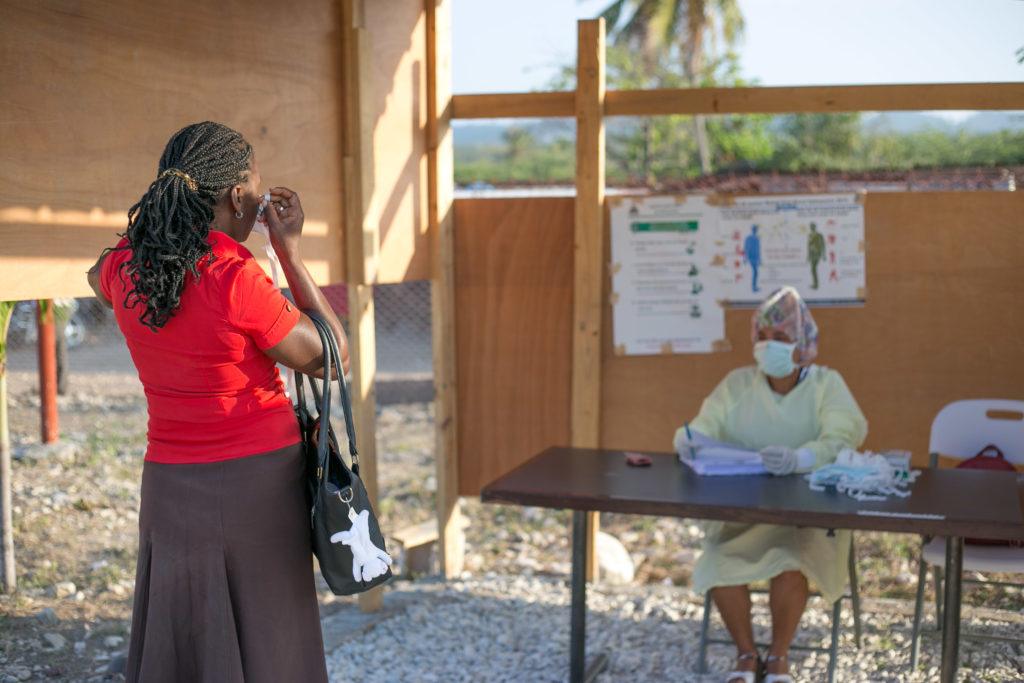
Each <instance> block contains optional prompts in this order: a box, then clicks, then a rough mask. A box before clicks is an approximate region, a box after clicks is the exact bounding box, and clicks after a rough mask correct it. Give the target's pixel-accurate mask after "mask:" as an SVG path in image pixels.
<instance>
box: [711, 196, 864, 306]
mask: <svg viewBox="0 0 1024 683" xmlns="http://www.w3.org/2000/svg"><path fill="white" fill-rule="evenodd" d="M713 201H714V200H713ZM715 232H716V236H715V237H714V239H713V242H712V247H713V251H714V255H713V257H712V268H713V270H714V272H715V274H716V276H717V278H718V282H719V283H720V285H721V287H722V289H721V292H722V294H721V295H722V297H723V298H725V299H727V300H728V301H729V303H730V304H733V305H756V304H757V303H759V302H760V301H762V300H763V299H764V298H765V296H767V295H768V294H769V293H771V292H773V291H774V290H776V289H778V288H779V287H782V286H783V285H790V286H792V287H796V289H797V290H798V291H799V292H800V295H801V296H803V297H804V299H805V300H806V301H808V302H809V303H812V304H819V305H825V304H832V305H836V304H860V303H863V302H864V283H865V260H864V205H863V203H862V195H857V194H841V195H792V196H768V197H737V198H735V199H732V198H728V199H727V201H723V202H719V206H718V221H717V224H716V230H715Z"/></svg>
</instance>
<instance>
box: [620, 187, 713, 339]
mask: <svg viewBox="0 0 1024 683" xmlns="http://www.w3.org/2000/svg"><path fill="white" fill-rule="evenodd" d="M611 201H612V203H613V206H612V209H611V253H612V295H611V299H612V305H613V321H612V329H613V331H614V344H615V352H616V354H618V355H648V354H659V353H707V352H710V351H713V350H715V348H716V344H721V343H722V340H723V338H724V337H725V313H724V311H723V310H722V305H721V303H720V301H718V299H720V298H721V297H720V296H718V292H719V291H720V287H718V286H716V284H713V283H717V280H718V279H721V274H718V275H717V277H716V276H712V274H711V272H710V271H711V269H710V267H709V266H710V264H711V261H712V257H713V253H712V250H711V249H710V247H711V246H712V245H713V243H714V242H713V236H714V232H713V231H714V225H713V224H714V222H715V218H716V208H715V207H714V206H711V205H710V204H708V203H707V201H706V200H705V198H704V197H689V198H685V197H649V198H644V199H643V200H635V201H634V200H631V199H623V200H614V199H613V200H611Z"/></svg>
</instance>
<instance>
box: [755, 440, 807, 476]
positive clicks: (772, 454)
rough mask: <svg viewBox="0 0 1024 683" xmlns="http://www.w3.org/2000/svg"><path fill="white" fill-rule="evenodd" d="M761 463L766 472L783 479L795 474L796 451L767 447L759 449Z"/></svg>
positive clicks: (781, 447)
mask: <svg viewBox="0 0 1024 683" xmlns="http://www.w3.org/2000/svg"><path fill="white" fill-rule="evenodd" d="M761 461H762V462H763V463H764V468H765V469H766V470H768V471H769V472H771V473H772V474H774V475H775V476H777V477H784V476H786V475H787V474H793V472H796V466H797V461H798V458H797V455H796V451H795V450H794V449H792V448H787V447H786V446H768V447H767V448H762V449H761Z"/></svg>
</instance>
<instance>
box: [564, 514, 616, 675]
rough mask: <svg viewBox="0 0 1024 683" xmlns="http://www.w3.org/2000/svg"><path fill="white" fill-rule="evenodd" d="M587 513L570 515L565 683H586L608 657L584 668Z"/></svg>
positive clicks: (597, 657)
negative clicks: (569, 591)
mask: <svg viewBox="0 0 1024 683" xmlns="http://www.w3.org/2000/svg"><path fill="white" fill-rule="evenodd" d="M589 526H590V525H589V524H588V520H587V513H586V511H583V510H573V513H572V617H571V621H570V623H569V681H570V683H588V682H589V681H593V680H594V679H595V678H597V675H598V674H599V673H601V672H602V671H604V670H605V668H606V667H607V666H608V655H606V654H604V653H600V654H598V655H597V656H596V657H594V661H592V662H591V663H590V666H589V667H588V666H586V658H587V651H586V640H587V550H588V547H587V546H588V545H589V543H588V532H589V529H588V527H589Z"/></svg>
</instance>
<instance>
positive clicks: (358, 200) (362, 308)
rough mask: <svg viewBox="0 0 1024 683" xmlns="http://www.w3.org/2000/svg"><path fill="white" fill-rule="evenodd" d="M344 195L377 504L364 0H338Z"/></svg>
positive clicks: (363, 468)
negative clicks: (343, 99)
mask: <svg viewBox="0 0 1024 683" xmlns="http://www.w3.org/2000/svg"><path fill="white" fill-rule="evenodd" d="M341 10H342V11H341V15H342V16H341V20H342V41H343V43H342V60H343V63H342V93H343V97H344V98H345V111H344V120H343V121H342V149H343V154H344V158H343V159H342V183H343V187H342V201H343V203H344V212H343V215H344V219H345V222H344V230H343V234H344V237H345V280H346V283H347V284H348V311H349V313H348V316H349V317H348V327H349V349H350V351H351V356H352V365H351V373H352V378H351V380H350V383H349V386H350V389H351V392H352V417H353V419H354V421H355V427H356V434H358V435H359V451H360V453H359V454H360V458H359V464H360V477H361V478H362V480H363V484H365V486H366V492H367V493H368V494H369V496H370V502H371V503H372V504H373V505H374V506H376V505H377V500H378V496H377V436H376V435H377V401H376V396H375V394H374V388H373V384H374V380H375V379H376V374H377V353H376V349H377V342H376V334H375V331H374V308H373V284H372V283H373V279H374V276H375V274H376V267H377V253H378V251H379V249H378V245H379V244H380V234H379V230H378V228H377V226H376V225H374V224H373V223H371V222H370V221H367V211H368V209H369V204H370V197H371V196H372V193H373V145H372V138H371V135H370V133H371V131H372V127H373V121H372V118H371V117H370V116H369V115H368V114H367V108H366V106H365V104H366V103H367V102H369V100H370V98H369V96H368V90H369V87H370V83H371V80H370V78H369V76H368V71H367V67H368V62H369V55H368V53H367V47H368V42H367V36H366V28H365V22H364V17H365V14H364V11H363V0H342V3H341ZM382 604H383V593H382V591H381V589H380V587H377V588H374V589H373V590H370V591H367V592H366V593H360V594H359V607H360V609H362V610H363V611H364V612H373V611H376V610H378V609H380V607H381V605H382Z"/></svg>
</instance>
